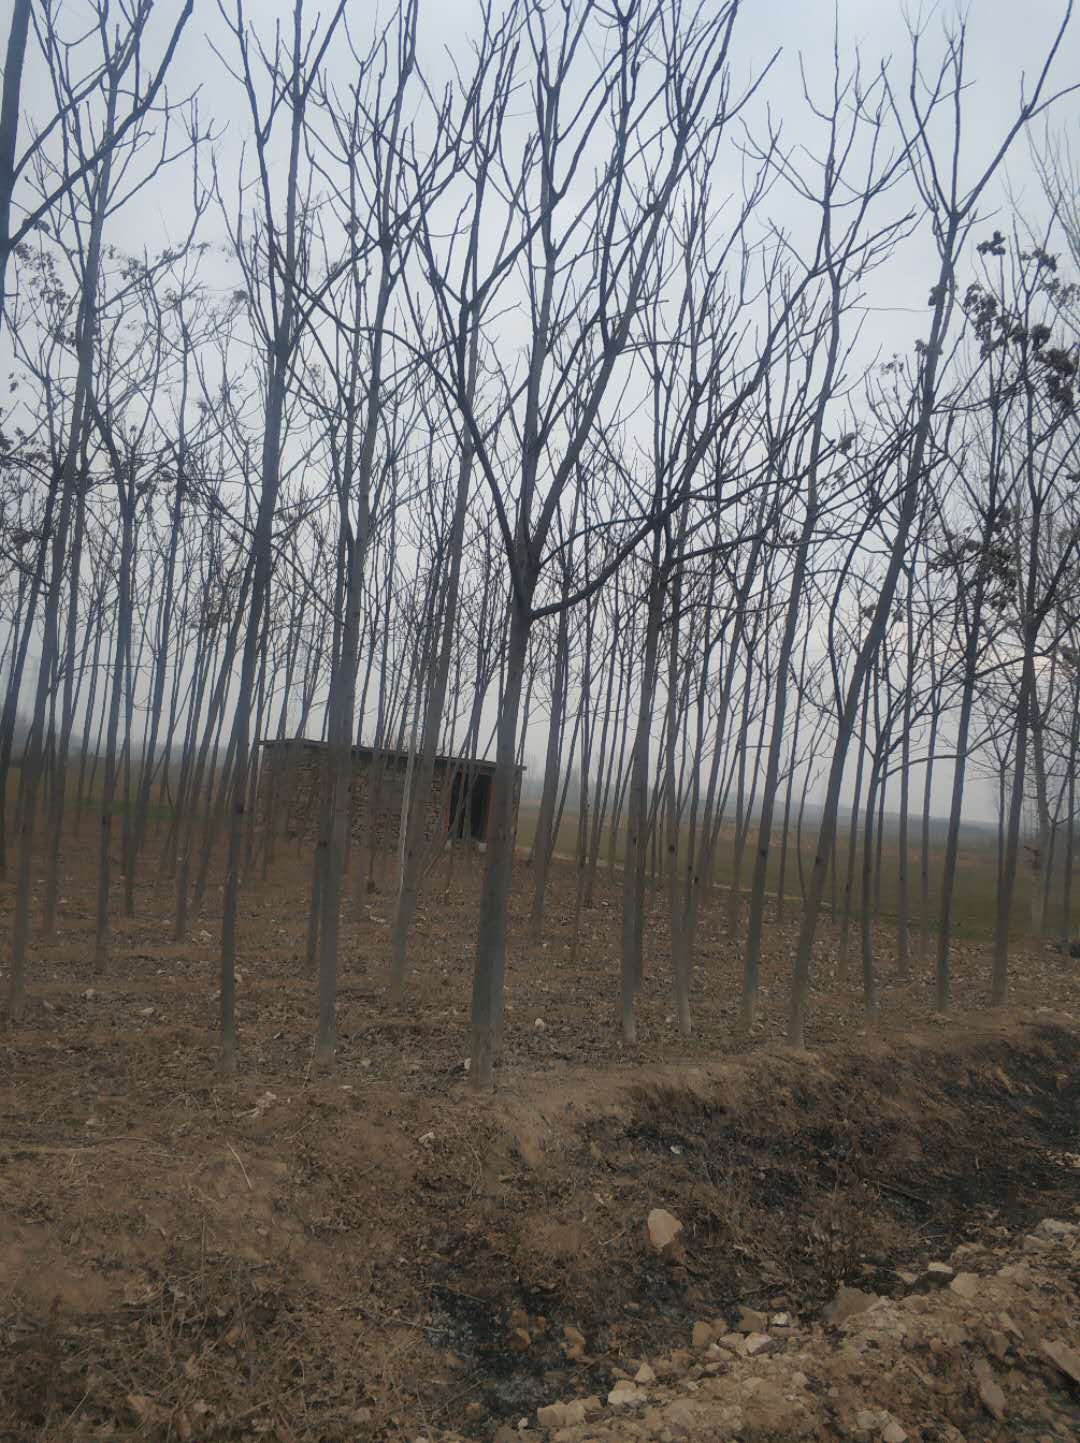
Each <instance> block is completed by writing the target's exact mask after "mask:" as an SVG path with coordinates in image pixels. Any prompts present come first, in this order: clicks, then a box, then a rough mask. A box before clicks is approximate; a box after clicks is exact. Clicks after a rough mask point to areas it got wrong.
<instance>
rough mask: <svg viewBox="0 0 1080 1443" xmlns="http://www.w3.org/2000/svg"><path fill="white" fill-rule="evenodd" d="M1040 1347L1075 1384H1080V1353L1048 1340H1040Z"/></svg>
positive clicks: (1065, 1345) (1063, 1344)
mask: <svg viewBox="0 0 1080 1443" xmlns="http://www.w3.org/2000/svg"><path fill="white" fill-rule="evenodd" d="M1039 1347H1040V1348H1041V1349H1042V1350H1043V1352H1044V1353H1045V1354H1046V1356H1047V1357H1048V1358H1049V1359H1050V1361H1051V1363H1053V1364H1054V1366H1055V1367H1057V1368H1060V1369H1061V1371H1062V1372H1063V1373H1064V1374H1065V1376H1066V1377H1067V1378H1071V1379H1072V1380H1073V1382H1074V1383H1080V1353H1078V1352H1077V1351H1076V1349H1075V1348H1070V1347H1069V1346H1068V1345H1067V1344H1065V1343H1059V1342H1057V1341H1056V1340H1051V1339H1048V1338H1042V1339H1040V1342H1039Z"/></svg>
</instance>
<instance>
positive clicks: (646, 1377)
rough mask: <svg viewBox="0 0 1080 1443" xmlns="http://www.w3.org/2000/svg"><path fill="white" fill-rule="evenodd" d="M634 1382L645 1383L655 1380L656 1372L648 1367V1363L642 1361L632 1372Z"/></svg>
mask: <svg viewBox="0 0 1080 1443" xmlns="http://www.w3.org/2000/svg"><path fill="white" fill-rule="evenodd" d="M634 1382H635V1383H642V1384H646V1385H647V1384H649V1383H655V1382H656V1374H655V1373H654V1372H653V1370H652V1369H651V1368H650V1367H649V1365H648V1363H642V1365H641V1367H640V1368H639V1369H638V1370H637V1372H636V1373H635V1374H634Z"/></svg>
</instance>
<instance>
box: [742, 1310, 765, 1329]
mask: <svg viewBox="0 0 1080 1443" xmlns="http://www.w3.org/2000/svg"><path fill="white" fill-rule="evenodd" d="M768 1326H769V1320H768V1318H766V1316H765V1314H764V1313H759V1312H758V1311H757V1309H756V1308H740V1309H739V1321H738V1322H737V1323H736V1324H735V1331H736V1332H737V1333H764V1331H765V1330H766V1328H767V1327H768Z"/></svg>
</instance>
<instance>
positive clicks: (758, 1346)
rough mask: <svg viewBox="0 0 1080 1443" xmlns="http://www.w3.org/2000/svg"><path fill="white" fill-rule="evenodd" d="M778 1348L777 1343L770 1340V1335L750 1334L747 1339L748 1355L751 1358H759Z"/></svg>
mask: <svg viewBox="0 0 1080 1443" xmlns="http://www.w3.org/2000/svg"><path fill="white" fill-rule="evenodd" d="M775 1347H776V1342H775V1340H774V1339H773V1338H770V1337H769V1335H768V1333H750V1334H748V1335H747V1339H746V1353H747V1356H748V1357H750V1358H759V1357H760V1356H761V1355H762V1353H768V1352H770V1351H771V1350H772V1349H774V1348H775Z"/></svg>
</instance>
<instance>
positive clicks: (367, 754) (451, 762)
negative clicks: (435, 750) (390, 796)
mask: <svg viewBox="0 0 1080 1443" xmlns="http://www.w3.org/2000/svg"><path fill="white" fill-rule="evenodd" d="M259 745H260V746H261V747H265V748H266V749H267V750H268V751H275V750H278V749H280V750H282V751H289V750H290V749H291V748H293V747H296V748H297V749H300V750H304V751H313V752H324V751H326V750H327V748H328V746H329V743H327V742H324V741H318V740H316V739H315V738H314V737H285V738H284V739H283V740H279V739H278V738H277V737H264V738H263V739H262V740H261V741H260V742H259ZM350 751H351V752H352V755H353V758H354V759H356V760H361V759H362V760H364V761H371V760H372V759H373V758H374V757H375V756H381V757H385V758H390V759H392V760H395V761H402V762H406V763H407V762H408V760H409V753H408V752H406V751H402V750H401V749H400V748H398V747H379V748H375V747H368V746H354V747H351V748H350ZM435 765H436V766H437V767H461V768H462V769H464V768H465V767H468V768H469V770H470V771H472V772H474V773H476V772H480V773H483V774H487V773H491V774H492V775H493V774H494V772H495V763H494V762H487V761H474V760H471V759H470V758H469V757H453V756H445V755H443V754H441V753H440V754H437V755H436V757H435ZM517 770H518V771H519V772H521V771H524V770H525V769H524V767H518V768H517Z"/></svg>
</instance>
